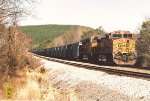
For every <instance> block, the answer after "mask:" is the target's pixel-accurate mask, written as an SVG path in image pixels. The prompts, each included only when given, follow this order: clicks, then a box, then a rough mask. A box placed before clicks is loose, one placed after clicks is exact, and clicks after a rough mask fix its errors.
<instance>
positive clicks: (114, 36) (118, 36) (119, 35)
mask: <svg viewBox="0 0 150 101" xmlns="http://www.w3.org/2000/svg"><path fill="white" fill-rule="evenodd" d="M112 37H113V38H121V37H122V34H113V35H112Z"/></svg>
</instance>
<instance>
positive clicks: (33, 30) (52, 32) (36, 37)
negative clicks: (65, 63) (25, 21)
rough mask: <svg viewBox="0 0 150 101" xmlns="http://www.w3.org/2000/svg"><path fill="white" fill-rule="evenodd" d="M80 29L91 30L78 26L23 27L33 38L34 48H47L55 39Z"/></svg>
mask: <svg viewBox="0 0 150 101" xmlns="http://www.w3.org/2000/svg"><path fill="white" fill-rule="evenodd" d="M79 28H82V29H91V28H88V27H84V26H78V25H34V26H22V27H21V29H22V31H23V32H24V33H25V34H27V35H28V36H30V37H31V38H32V42H33V43H32V47H45V46H46V45H47V44H48V43H50V42H52V41H53V39H54V38H56V37H58V36H61V35H63V34H66V33H71V32H75V31H76V30H77V29H79Z"/></svg>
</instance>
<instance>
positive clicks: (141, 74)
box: [36, 55, 150, 80]
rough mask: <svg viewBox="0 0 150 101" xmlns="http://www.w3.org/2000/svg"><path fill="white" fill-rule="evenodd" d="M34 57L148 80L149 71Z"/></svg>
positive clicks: (149, 77)
mask: <svg viewBox="0 0 150 101" xmlns="http://www.w3.org/2000/svg"><path fill="white" fill-rule="evenodd" d="M36 56H38V57H40V58H44V59H46V60H50V61H54V62H59V63H63V64H68V65H73V66H78V67H82V68H87V69H94V70H101V71H105V72H107V73H111V74H114V75H125V76H129V77H135V78H142V79H146V80H150V70H144V69H140V68H131V67H130V68H129V67H118V66H100V65H96V64H90V63H82V62H77V61H69V60H61V59H56V58H51V57H45V56H40V55H36Z"/></svg>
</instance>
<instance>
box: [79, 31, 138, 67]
mask: <svg viewBox="0 0 150 101" xmlns="http://www.w3.org/2000/svg"><path fill="white" fill-rule="evenodd" d="M81 43H82V45H80V48H79V49H80V51H79V53H80V59H88V60H92V61H97V62H99V61H101V62H114V63H116V64H117V65H134V64H135V62H136V57H137V55H136V51H135V40H134V39H133V33H131V32H129V31H114V32H111V33H107V34H105V35H104V36H96V37H90V38H89V39H86V40H82V41H81Z"/></svg>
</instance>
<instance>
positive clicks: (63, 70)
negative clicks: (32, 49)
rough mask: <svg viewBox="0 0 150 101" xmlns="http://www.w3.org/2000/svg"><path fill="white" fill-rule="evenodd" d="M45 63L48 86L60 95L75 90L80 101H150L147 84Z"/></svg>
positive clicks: (124, 77) (149, 82)
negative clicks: (61, 92) (62, 92)
mask: <svg viewBox="0 0 150 101" xmlns="http://www.w3.org/2000/svg"><path fill="white" fill-rule="evenodd" d="M42 62H43V66H44V68H46V69H47V70H48V72H49V84H50V85H51V86H52V87H54V88H56V89H58V90H61V91H67V92H69V91H72V90H73V92H74V93H75V95H76V96H77V98H76V99H77V101H129V100H130V101H145V100H146V101H150V81H148V80H143V79H138V78H132V77H126V76H118V75H111V74H107V73H105V72H101V71H95V70H88V69H84V68H78V67H75V66H70V65H66V64H61V63H56V62H52V61H47V60H44V59H42ZM62 101H63V100H62ZM73 101H76V100H73Z"/></svg>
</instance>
